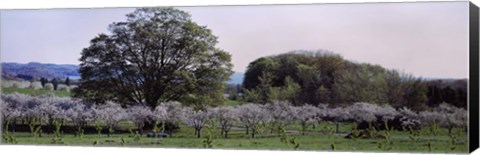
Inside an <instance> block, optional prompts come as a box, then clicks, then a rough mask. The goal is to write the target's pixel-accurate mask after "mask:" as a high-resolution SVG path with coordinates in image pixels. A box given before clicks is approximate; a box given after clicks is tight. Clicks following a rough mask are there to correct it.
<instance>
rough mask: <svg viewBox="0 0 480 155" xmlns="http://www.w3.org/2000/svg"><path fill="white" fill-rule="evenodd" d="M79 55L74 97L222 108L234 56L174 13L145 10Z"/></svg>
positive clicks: (115, 25) (118, 24)
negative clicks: (224, 89) (175, 102)
mask: <svg viewBox="0 0 480 155" xmlns="http://www.w3.org/2000/svg"><path fill="white" fill-rule="evenodd" d="M109 31H110V33H108V34H103V33H102V34H99V35H98V36H96V37H95V38H93V39H92V40H91V41H90V46H89V47H87V48H85V49H83V51H82V53H81V58H80V61H81V64H80V69H79V72H80V73H81V79H80V81H79V87H78V88H77V89H75V90H74V91H73V92H74V96H76V97H81V98H84V99H86V100H89V101H93V102H96V103H101V102H104V101H106V100H112V101H117V102H119V103H122V104H143V105H146V106H149V107H152V108H153V107H155V106H157V105H158V103H160V102H168V101H180V102H182V103H185V104H195V105H203V104H206V103H208V104H221V103H223V100H224V98H223V96H222V90H223V88H224V87H225V86H224V85H225V84H224V82H225V81H226V80H228V78H229V76H230V75H231V74H232V71H231V68H232V64H231V63H230V61H231V56H230V54H229V53H227V52H225V51H223V50H221V49H218V48H216V47H215V45H216V44H217V37H216V36H214V35H213V34H212V32H211V30H210V29H208V28H207V27H206V26H200V25H198V24H197V23H195V22H193V21H192V20H191V18H190V15H189V14H188V13H187V12H184V11H181V10H178V9H174V8H141V9H137V10H135V11H134V12H133V13H130V14H127V21H125V22H115V23H112V24H110V25H109Z"/></svg>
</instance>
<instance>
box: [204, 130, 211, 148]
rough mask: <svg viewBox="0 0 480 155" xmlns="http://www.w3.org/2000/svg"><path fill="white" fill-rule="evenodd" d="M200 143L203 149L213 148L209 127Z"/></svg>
mask: <svg viewBox="0 0 480 155" xmlns="http://www.w3.org/2000/svg"><path fill="white" fill-rule="evenodd" d="M202 142H203V147H204V148H213V136H212V129H211V127H209V126H207V136H206V137H205V139H204V140H203V141H202Z"/></svg>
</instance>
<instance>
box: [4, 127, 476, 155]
mask: <svg viewBox="0 0 480 155" xmlns="http://www.w3.org/2000/svg"><path fill="white" fill-rule="evenodd" d="M324 126H325V124H321V125H320V126H317V128H316V129H313V128H311V127H310V128H309V129H308V131H307V132H306V134H305V135H301V134H300V132H298V130H295V128H297V126H288V127H287V134H288V137H289V138H290V139H291V138H293V137H296V139H297V141H298V142H299V143H300V145H299V147H298V150H322V151H333V150H332V145H335V150H336V151H371V152H379V151H387V152H429V147H428V145H429V143H430V146H431V152H436V153H465V152H467V150H468V142H467V139H468V137H467V135H466V134H464V133H463V132H462V133H460V135H459V136H458V137H457V140H456V145H455V149H454V150H451V147H452V145H451V139H450V137H449V136H448V133H447V132H448V131H447V130H446V129H441V130H440V133H439V135H437V136H427V133H428V132H429V131H427V130H422V131H421V136H420V139H419V141H417V142H412V141H411V140H410V139H409V138H408V137H409V134H408V132H400V131H392V132H391V133H392V134H391V135H392V136H391V140H390V141H391V144H389V145H388V146H391V148H390V149H388V150H383V149H380V148H379V147H378V146H379V143H383V141H384V139H381V138H377V139H375V138H369V139H357V140H352V139H346V138H344V136H345V135H346V134H347V133H348V132H349V131H350V130H349V128H350V127H351V126H350V125H349V124H341V126H340V132H339V133H337V134H332V135H330V134H327V132H325V131H324ZM132 127H133V124H131V123H129V122H122V123H121V124H120V125H119V129H123V130H125V129H126V128H132ZM332 127H333V126H332ZM459 130H461V129H455V131H459ZM211 133H212V135H211V136H212V137H213V143H212V144H213V148H221V149H255V150H294V145H293V144H291V143H283V142H281V141H280V137H281V136H280V135H279V134H278V132H275V131H274V132H273V133H271V132H270V130H269V129H267V128H265V129H264V130H262V131H260V132H259V133H258V134H257V135H256V138H251V137H250V135H247V134H245V131H244V130H243V129H242V128H241V127H237V128H234V129H232V131H230V132H229V137H228V138H223V137H222V136H221V135H220V131H219V130H218V129H211ZM383 133H384V131H379V132H378V134H383ZM201 134H202V137H201V138H196V136H195V135H194V129H193V128H191V127H187V126H180V129H179V130H178V131H176V132H175V133H174V137H173V138H148V137H146V136H145V135H144V136H142V138H141V139H140V140H138V141H135V140H134V138H133V137H132V135H130V134H113V135H112V137H107V134H101V135H99V134H85V135H84V136H83V138H79V137H75V136H74V135H73V134H66V135H62V137H61V138H62V140H63V142H64V144H52V138H53V137H54V135H53V134H43V135H42V137H37V138H35V137H32V136H31V134H30V133H28V132H16V133H14V134H13V135H14V137H15V138H16V140H17V141H18V144H26V145H33V144H35V145H79V146H94V142H95V141H98V142H99V144H98V145H95V146H127V147H161V148H204V143H203V141H204V140H205V137H207V136H208V129H207V128H204V129H202V132H201ZM122 138H123V139H124V140H125V143H124V144H122V140H121V139H122Z"/></svg>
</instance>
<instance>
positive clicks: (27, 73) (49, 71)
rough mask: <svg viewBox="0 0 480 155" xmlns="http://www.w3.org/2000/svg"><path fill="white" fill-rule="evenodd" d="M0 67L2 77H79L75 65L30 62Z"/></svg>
mask: <svg viewBox="0 0 480 155" xmlns="http://www.w3.org/2000/svg"><path fill="white" fill-rule="evenodd" d="M1 65H2V77H7V76H14V77H25V78H28V77H31V78H42V77H43V78H47V79H53V78H66V77H67V76H80V74H79V73H78V68H79V67H78V66H77V65H64V64H44V63H38V62H30V63H27V64H20V63H12V62H5V63H1Z"/></svg>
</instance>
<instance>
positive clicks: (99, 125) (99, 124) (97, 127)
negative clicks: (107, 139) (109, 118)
mask: <svg viewBox="0 0 480 155" xmlns="http://www.w3.org/2000/svg"><path fill="white" fill-rule="evenodd" d="M102 129H103V123H102V121H101V120H95V130H97V133H98V135H101V134H102Z"/></svg>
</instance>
